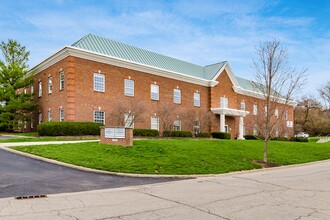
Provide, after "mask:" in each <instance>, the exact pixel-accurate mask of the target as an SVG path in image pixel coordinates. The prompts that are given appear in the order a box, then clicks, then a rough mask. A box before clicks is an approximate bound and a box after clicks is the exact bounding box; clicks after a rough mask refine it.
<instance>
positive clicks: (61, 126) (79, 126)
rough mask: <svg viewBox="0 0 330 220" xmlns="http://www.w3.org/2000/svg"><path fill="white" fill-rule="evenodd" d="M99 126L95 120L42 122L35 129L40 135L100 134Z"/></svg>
mask: <svg viewBox="0 0 330 220" xmlns="http://www.w3.org/2000/svg"><path fill="white" fill-rule="evenodd" d="M100 126H103V125H102V124H101V123H95V122H44V123H42V124H39V125H38V128H37V130H38V133H39V135H40V136H81V135H100Z"/></svg>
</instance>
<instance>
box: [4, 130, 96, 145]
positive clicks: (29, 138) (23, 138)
mask: <svg viewBox="0 0 330 220" xmlns="http://www.w3.org/2000/svg"><path fill="white" fill-rule="evenodd" d="M0 135H10V136H13V137H12V138H5V139H0V143H12V142H40V141H75V140H96V139H97V138H93V137H85V136H81V137H80V136H77V137H64V136H63V137H38V133H37V132H29V133H1V134H0ZM16 136H17V137H16Z"/></svg>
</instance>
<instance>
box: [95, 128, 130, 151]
mask: <svg viewBox="0 0 330 220" xmlns="http://www.w3.org/2000/svg"><path fill="white" fill-rule="evenodd" d="M100 129H101V131H100V134H101V143H103V144H114V145H122V146H133V129H132V128H123V127H101V128H100Z"/></svg>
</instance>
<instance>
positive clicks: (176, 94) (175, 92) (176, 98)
mask: <svg viewBox="0 0 330 220" xmlns="http://www.w3.org/2000/svg"><path fill="white" fill-rule="evenodd" d="M173 101H174V103H175V104H181V90H180V89H174V90H173Z"/></svg>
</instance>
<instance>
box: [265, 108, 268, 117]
mask: <svg viewBox="0 0 330 220" xmlns="http://www.w3.org/2000/svg"><path fill="white" fill-rule="evenodd" d="M267 115H268V108H267V106H265V117H267Z"/></svg>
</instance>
